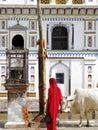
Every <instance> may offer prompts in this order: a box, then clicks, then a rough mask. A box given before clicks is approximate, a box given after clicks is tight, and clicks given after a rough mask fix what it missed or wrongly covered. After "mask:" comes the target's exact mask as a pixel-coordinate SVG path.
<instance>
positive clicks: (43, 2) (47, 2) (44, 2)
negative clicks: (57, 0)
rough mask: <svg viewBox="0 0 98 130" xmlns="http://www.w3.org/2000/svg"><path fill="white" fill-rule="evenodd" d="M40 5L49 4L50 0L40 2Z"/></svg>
mask: <svg viewBox="0 0 98 130" xmlns="http://www.w3.org/2000/svg"><path fill="white" fill-rule="evenodd" d="M41 4H50V0H41Z"/></svg>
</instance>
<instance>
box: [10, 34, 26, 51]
mask: <svg viewBox="0 0 98 130" xmlns="http://www.w3.org/2000/svg"><path fill="white" fill-rule="evenodd" d="M14 49H24V39H23V37H22V36H21V35H15V36H14V37H13V39H12V50H14Z"/></svg>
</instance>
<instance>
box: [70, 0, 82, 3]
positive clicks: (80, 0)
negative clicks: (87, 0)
mask: <svg viewBox="0 0 98 130" xmlns="http://www.w3.org/2000/svg"><path fill="white" fill-rule="evenodd" d="M82 3H83V2H82V0H72V4H82Z"/></svg>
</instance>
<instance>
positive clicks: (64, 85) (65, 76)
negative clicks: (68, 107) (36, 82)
mask: <svg viewBox="0 0 98 130" xmlns="http://www.w3.org/2000/svg"><path fill="white" fill-rule="evenodd" d="M50 77H54V78H55V79H56V81H57V84H58V86H59V87H60V89H61V92H62V95H63V96H68V95H69V94H70V93H69V91H70V86H69V67H68V66H67V65H65V64H63V63H56V64H54V65H53V66H52V67H51V68H50Z"/></svg>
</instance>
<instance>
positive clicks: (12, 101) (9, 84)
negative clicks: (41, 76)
mask: <svg viewBox="0 0 98 130" xmlns="http://www.w3.org/2000/svg"><path fill="white" fill-rule="evenodd" d="M6 59H7V61H6V63H7V65H6V68H7V70H6V71H7V72H6V75H7V76H6V77H7V78H6V83H5V88H6V90H7V91H8V119H7V123H6V124H5V128H22V127H27V125H28V108H27V103H26V92H27V87H28V50H27V49H25V50H20V49H19V50H18V49H17V50H7V51H6Z"/></svg>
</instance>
